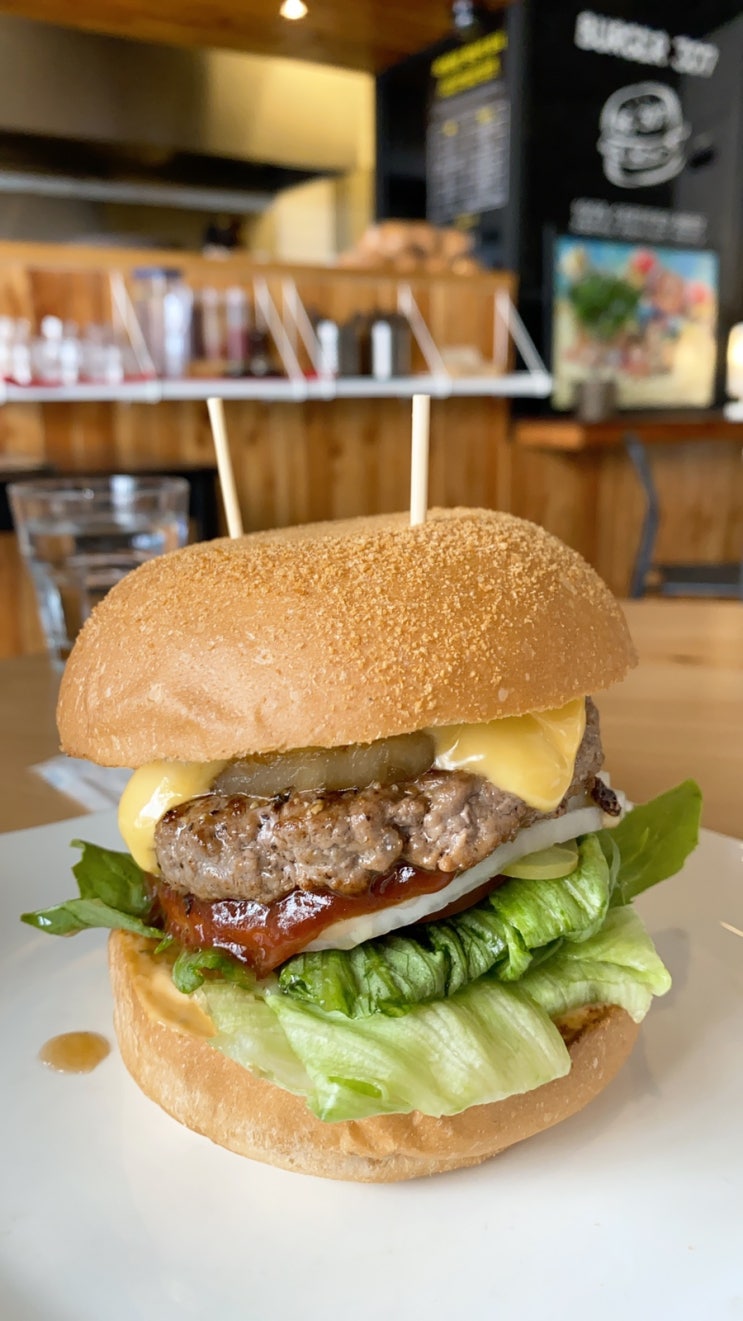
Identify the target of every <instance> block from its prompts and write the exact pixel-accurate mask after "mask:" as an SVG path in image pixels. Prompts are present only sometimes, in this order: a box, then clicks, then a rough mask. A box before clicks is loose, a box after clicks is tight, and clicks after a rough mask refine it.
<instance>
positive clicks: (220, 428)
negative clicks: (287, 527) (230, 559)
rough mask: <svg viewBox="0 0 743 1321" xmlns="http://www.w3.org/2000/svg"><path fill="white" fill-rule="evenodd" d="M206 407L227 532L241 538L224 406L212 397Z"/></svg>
mask: <svg viewBox="0 0 743 1321" xmlns="http://www.w3.org/2000/svg"><path fill="white" fill-rule="evenodd" d="M206 406H207V408H208V410H209V421H210V423H211V428H212V436H213V437H214V452H215V454H216V456H217V472H218V473H219V484H220V486H221V488H222V502H223V504H224V512H225V515H226V517H227V531H228V532H229V534H230V536H231V537H241V536H242V535H243V521H242V516H241V514H240V506H239V504H238V501H237V488H236V487H235V474H234V472H233V470H232V459H231V458H230V447H229V443H228V441H227V426H226V424H225V420H224V404H223V402H222V400H221V399H217V398H214V397H212V398H210V399H207V401H206Z"/></svg>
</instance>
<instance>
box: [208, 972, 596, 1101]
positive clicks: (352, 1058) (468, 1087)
mask: <svg viewBox="0 0 743 1321" xmlns="http://www.w3.org/2000/svg"><path fill="white" fill-rule="evenodd" d="M197 995H198V997H199V1001H200V1003H201V1004H202V1006H203V1007H204V1008H205V1009H206V1012H207V1013H208V1014H209V1015H210V1017H211V1018H212V1020H213V1022H214V1023H215V1025H216V1026H217V1028H218V1031H219V1035H218V1036H217V1037H212V1038H210V1042H211V1044H212V1045H214V1046H216V1047H217V1048H218V1049H219V1050H222V1051H223V1052H224V1053H225V1054H226V1055H229V1056H230V1058H231V1059H234V1060H236V1061H237V1062H238V1063H239V1064H242V1065H243V1066H245V1067H246V1068H249V1069H250V1070H251V1071H252V1072H257V1073H259V1074H261V1075H262V1076H264V1077H269V1078H270V1079H271V1080H272V1081H273V1082H276V1083H278V1084H279V1086H283V1087H285V1088H287V1090H289V1091H295V1092H299V1093H300V1094H301V1095H304V1096H305V1097H306V1099H307V1103H308V1105H309V1108H310V1110H311V1111H312V1112H313V1114H315V1115H317V1116H318V1118H320V1119H325V1120H340V1119H362V1118H364V1117H366V1116H368V1115H375V1114H395V1113H407V1112H408V1111H410V1110H421V1111H422V1112H423V1113H424V1114H430V1115H447V1114H449V1115H450V1114H456V1113H457V1112H458V1111H460V1110H463V1109H466V1108H467V1107H468V1106H470V1105H479V1104H482V1103H484V1102H486V1101H491V1100H499V1099H501V1098H502V1097H504V1096H511V1095H513V1094H514V1093H515V1092H520V1091H526V1090H528V1089H530V1088H532V1087H538V1086H540V1084H541V1083H543V1082H548V1081H550V1079H552V1078H558V1077H561V1076H562V1075H563V1074H565V1073H567V1072H568V1069H569V1067H570V1060H569V1056H568V1054H567V1051H566V1050H565V1046H564V1045H563V1042H562V1038H561V1037H560V1034H559V1032H558V1031H557V1029H556V1028H555V1026H554V1024H553V1023H552V1022H551V1021H550V1019H549V1017H548V1016H547V1014H546V1013H545V1012H544V1010H543V1009H541V1008H540V1007H539V1006H538V1005H537V1004H536V1003H534V1002H533V1001H532V1000H530V999H529V998H528V997H527V996H525V995H524V994H523V993H522V992H521V990H519V989H518V988H517V987H513V986H509V987H504V986H501V985H499V984H498V983H492V984H491V983H489V982H488V981H487V980H484V981H482V982H478V983H476V984H473V986H470V987H468V988H467V989H466V990H464V991H462V992H460V994H459V995H456V996H453V997H452V998H451V999H449V1000H442V1001H437V1002H436V1003H435V1004H431V1005H425V1006H420V1007H419V1008H418V1009H416V1010H415V1011H413V1012H412V1013H410V1014H406V1015H405V1016H404V1017H402V1018H392V1019H390V1018H387V1017H385V1016H384V1015H382V1014H375V1015H373V1016H372V1017H370V1018H365V1019H362V1020H357V1021H352V1020H349V1019H347V1018H343V1017H341V1016H338V1015H327V1014H323V1013H322V1011H321V1010H318V1009H316V1008H314V1007H312V1006H308V1005H302V1004H299V1003H297V1002H296V1001H292V1000H291V999H289V998H288V997H287V996H284V995H281V994H275V993H274V994H271V995H269V996H267V997H266V999H265V1001H263V1002H261V999H260V997H259V996H257V995H251V994H249V993H245V992H240V991H239V990H238V988H236V987H234V986H229V987H228V986H226V985H225V984H224V983H222V982H209V983H205V984H204V986H203V987H202V988H201V990H200V991H198V992H197ZM266 1013H269V1014H270V1017H271V1018H272V1019H273V1023H274V1031H273V1032H271V1031H270V1028H269V1025H268V1023H267V1022H266V1019H265V1015H266ZM276 1029H278V1032H280V1033H281V1037H279V1036H278V1035H277V1032H276Z"/></svg>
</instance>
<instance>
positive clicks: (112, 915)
mask: <svg viewBox="0 0 743 1321" xmlns="http://www.w3.org/2000/svg"><path fill="white" fill-rule="evenodd" d="M21 921H22V922H27V923H28V925H29V926H31V927H38V929H39V930H40V931H46V932H48V934H49V935H50V936H73V935H74V934H75V932H77V931H85V930H86V928H87V927H108V929H109V930H111V931H133V932H134V934H135V935H137V936H148V937H149V938H151V939H156V940H159V939H161V938H162V934H163V933H162V931H158V929H157V927H150V926H147V924H146V923H145V922H143V921H142V920H141V918H138V917H131V916H130V914H129V913H121V912H119V910H118V909H117V908H110V907H109V906H108V904H104V902H103V900H102V899H67V900H66V901H65V903H63V904H57V906H56V907H55V908H41V909H39V910H38V911H37V912H35V913H23V914H22V915H21ZM166 939H167V937H166Z"/></svg>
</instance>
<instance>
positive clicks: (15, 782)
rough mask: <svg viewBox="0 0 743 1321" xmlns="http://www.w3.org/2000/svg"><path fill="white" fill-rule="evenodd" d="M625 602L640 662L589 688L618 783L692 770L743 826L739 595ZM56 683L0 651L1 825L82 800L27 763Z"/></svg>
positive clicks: (40, 818) (649, 787) (43, 818)
mask: <svg viewBox="0 0 743 1321" xmlns="http://www.w3.org/2000/svg"><path fill="white" fill-rule="evenodd" d="M625 609H626V613H627V618H628V621H629V625H630V629H631V630H632V635H633V637H634V639H635V643H636V645H637V649H638V652H639V656H640V665H639V667H638V669H636V670H634V671H633V672H632V673H631V674H630V675H629V677H628V678H627V679H625V681H624V683H621V684H619V685H617V687H615V688H612V689H610V690H609V692H606V693H600V694H598V695H597V701H598V704H599V709H600V712H601V726H602V736H603V742H604V749H605V752H606V764H607V767H608V768H609V769H610V770H611V773H612V777H613V781H614V783H615V784H617V785H619V786H621V787H622V788H623V789H624V790H625V791H626V792H627V793H628V794H629V796H630V797H631V798H632V799H634V801H636V802H641V801H643V799H646V798H651V797H652V796H653V795H654V794H657V793H660V792H661V791H662V790H663V789H666V788H669V787H670V786H671V785H673V784H677V783H678V782H679V780H682V779H684V778H685V777H686V776H689V775H691V776H694V777H695V778H696V779H698V780H699V782H700V784H701V786H702V790H703V793H704V799H705V804H704V823H705V825H706V826H707V827H709V828H711V829H713V830H721V831H724V832H725V833H727V834H731V835H736V836H743V791H742V790H741V786H742V785H743V742H742V741H741V737H740V735H741V730H743V607H741V606H740V605H737V604H734V603H732V602H697V601H689V602H687V601H683V602H680V601H636V602H629V603H628V604H626V606H625ZM56 688H57V677H56V676H55V675H54V674H53V673H52V671H51V668H50V666H49V664H48V662H47V660H46V658H45V657H43V656H24V657H17V658H15V659H13V660H5V661H0V727H2V729H3V731H4V734H5V738H4V753H3V757H2V759H1V760H0V830H13V829H18V828H20V827H23V826H30V825H42V824H43V823H45V822H47V821H60V820H62V819H64V818H65V817H69V816H74V815H77V814H78V813H79V812H80V808H79V807H77V806H76V805H75V804H74V803H72V802H70V801H69V800H68V799H66V798H64V797H63V796H62V795H61V794H59V793H56V792H55V791H54V790H53V789H51V788H49V786H48V785H46V784H45V783H44V782H43V781H42V780H40V779H39V778H38V777H37V776H35V775H33V774H31V773H30V772H29V770H28V767H29V766H32V765H34V764H35V763H37V762H39V761H42V760H44V759H46V758H47V757H51V756H53V755H54V753H55V752H56V750H57V737H56V732H55V728H54V702H55V693H56Z"/></svg>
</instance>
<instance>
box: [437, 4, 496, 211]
mask: <svg viewBox="0 0 743 1321" xmlns="http://www.w3.org/2000/svg"><path fill="white" fill-rule="evenodd" d="M506 46H507V35H506V32H505V29H504V28H503V27H501V28H498V29H497V30H496V31H495V32H489V33H488V34H487V35H486V36H484V37H481V38H479V39H478V40H477V41H474V42H469V43H467V44H465V45H462V46H458V47H456V48H455V49H453V50H449V51H446V52H445V53H444V54H442V55H439V56H438V57H437V58H436V59H435V60H434V61H433V64H432V66H431V74H432V78H433V89H432V95H431V100H430V105H429V114H428V128H427V134H426V195H427V216H428V219H429V220H430V221H432V223H433V224H436V225H447V224H451V223H455V222H457V221H460V222H461V221H462V220H463V219H465V218H466V219H467V220H469V221H470V223H472V222H473V221H474V220H475V219H476V218H477V217H480V216H482V215H483V214H485V213H486V212H488V211H496V210H498V209H499V208H501V207H504V206H506V205H507V203H508V193H509V188H508V181H509V172H510V118H511V114H510V101H509V96H508V91H507V88H506V82H505V79H504V77H503V52H504V51H505V49H506Z"/></svg>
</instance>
